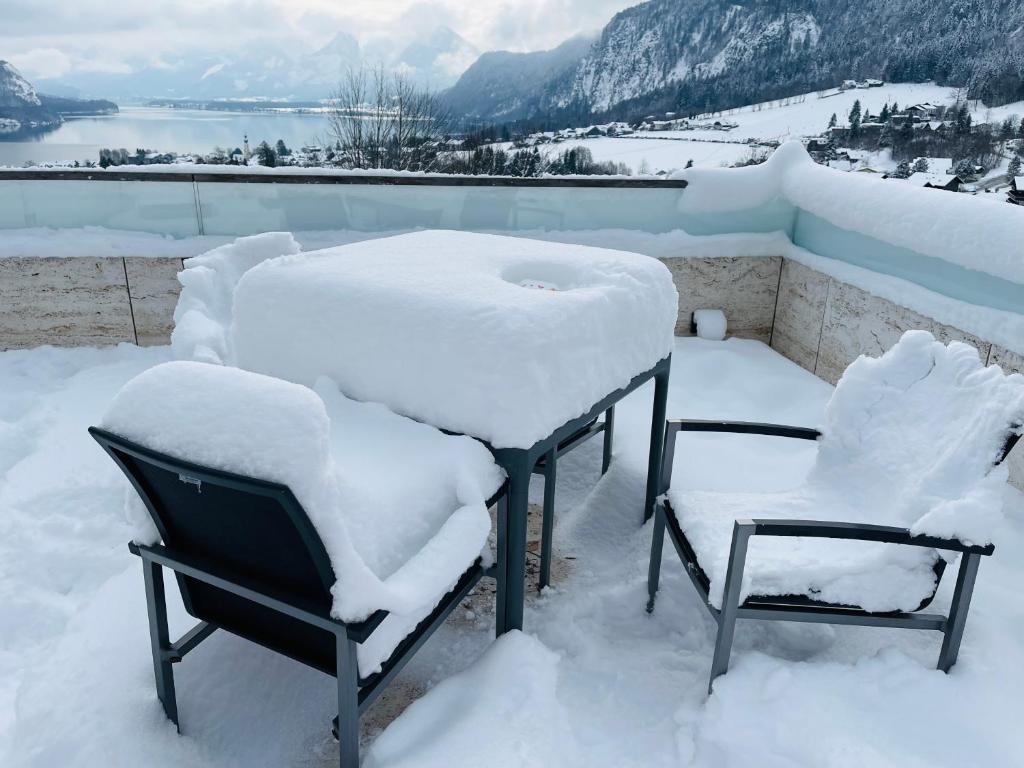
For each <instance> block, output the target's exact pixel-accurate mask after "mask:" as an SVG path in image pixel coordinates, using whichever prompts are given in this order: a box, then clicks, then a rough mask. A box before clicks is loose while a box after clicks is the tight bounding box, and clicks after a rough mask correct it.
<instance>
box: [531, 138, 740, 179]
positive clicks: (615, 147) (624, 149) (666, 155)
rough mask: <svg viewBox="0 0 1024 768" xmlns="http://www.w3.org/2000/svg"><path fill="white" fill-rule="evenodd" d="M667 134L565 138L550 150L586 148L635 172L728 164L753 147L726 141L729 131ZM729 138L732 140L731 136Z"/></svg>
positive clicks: (595, 155) (733, 162) (549, 150)
mask: <svg viewBox="0 0 1024 768" xmlns="http://www.w3.org/2000/svg"><path fill="white" fill-rule="evenodd" d="M663 136H664V135H663V134H661V133H658V134H653V135H651V136H649V137H647V136H644V137H639V138H634V137H631V136H630V137H625V138H601V139H581V140H579V141H565V142H562V143H561V144H553V145H549V146H548V147H547V148H546V151H547V152H548V153H549V154H556V153H560V152H563V151H565V150H567V149H571V148H572V147H586V148H587V149H589V150H590V153H591V154H592V155H593V156H594V160H596V161H598V162H601V163H603V162H608V161H612V162H616V163H625V164H626V165H627V166H628V167H629V168H630V170H632V171H633V173H657V172H658V171H666V172H671V171H675V170H679V169H681V168H685V167H686V164H687V162H689V161H690V160H692V161H693V164H694V165H697V166H712V167H716V168H717V167H719V166H726V167H728V166H731V165H734V164H735V163H737V162H739V161H740V160H744V159H746V158H747V157H749V156H750V154H751V148H750V147H748V146H747V145H746V144H741V143H724V142H722V138H723V136H725V134H722V133H720V132H719V133H718V135H717V136H715V137H713V138H715V139H717V141H684V140H680V139H672V138H668V137H667V136H665V137H663ZM659 137H663V138H659ZM728 138H729V139H730V140H731V139H732V137H731V136H729V137H728ZM542 151H545V148H542Z"/></svg>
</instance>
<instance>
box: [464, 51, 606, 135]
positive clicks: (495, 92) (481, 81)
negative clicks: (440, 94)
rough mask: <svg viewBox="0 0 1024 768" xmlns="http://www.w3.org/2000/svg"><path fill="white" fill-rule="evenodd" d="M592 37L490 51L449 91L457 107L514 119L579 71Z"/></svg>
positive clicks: (469, 112) (468, 113) (467, 112)
mask: <svg viewBox="0 0 1024 768" xmlns="http://www.w3.org/2000/svg"><path fill="white" fill-rule="evenodd" d="M592 43H593V40H591V39H590V38H586V37H574V38H571V39H570V40H567V41H566V42H564V43H562V44H561V45H560V46H558V47H557V48H553V49H552V50H550V51H536V52H533V53H510V52H508V51H491V52H489V53H485V54H483V55H482V56H480V58H478V59H477V60H476V62H475V63H474V64H473V65H472V66H471V67H470V68H469V69H467V70H466V71H465V73H463V75H462V77H460V78H459V80H458V82H457V83H456V84H455V85H454V86H452V87H451V88H450V89H449V90H448V91H447V92H446V94H445V97H446V100H447V103H448V104H449V106H450V107H451V109H452V111H453V112H454V113H456V114H459V115H465V116H467V117H470V118H481V117H482V118H486V119H490V120H515V119H518V118H522V117H527V116H529V115H530V114H532V113H534V112H535V111H536V110H538V109H539V108H541V107H540V105H541V104H543V103H545V102H548V101H550V99H551V95H552V94H551V93H549V92H546V91H545V88H546V87H554V85H553V84H556V83H558V82H560V81H562V80H563V79H564V78H566V77H567V76H571V74H572V73H573V72H574V71H575V69H576V67H577V66H578V65H579V63H580V61H581V60H582V59H583V57H584V56H585V55H586V53H587V52H588V51H589V50H590V46H591V44H592Z"/></svg>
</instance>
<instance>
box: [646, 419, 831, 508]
mask: <svg viewBox="0 0 1024 768" xmlns="http://www.w3.org/2000/svg"><path fill="white" fill-rule="evenodd" d="M680 432H730V433H733V434H740V435H768V436H769V437H792V438H796V439H798V440H817V439H818V438H819V437H821V432H820V431H818V430H817V429H811V428H810V427H791V426H787V425H785V424H761V423H758V422H755V421H706V420H703V419H669V420H668V421H666V422H665V452H664V454H663V455H662V463H661V483H660V485H659V488H658V492H659V493H666V492H667V491H668V489H669V487H670V486H671V485H672V460H673V458H674V457H675V452H676V436H677V435H678V434H679V433H680Z"/></svg>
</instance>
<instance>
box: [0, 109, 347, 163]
mask: <svg viewBox="0 0 1024 768" xmlns="http://www.w3.org/2000/svg"><path fill="white" fill-rule="evenodd" d="M326 133H327V118H326V117H325V116H324V115H315V114H314V115H310V114H295V113H288V112H285V113H273V112H270V113H268V112H215V111H209V110H194V109H166V108H163V107H122V108H121V112H120V113H119V114H116V115H102V116H97V117H75V118H69V119H67V120H66V121H65V122H64V123H63V125H61V126H60V127H59V128H57V129H56V130H54V131H49V132H47V133H44V134H40V135H38V136H33V137H31V138H28V139H26V138H24V137H20V138H19V139H18V140H17V141H4V140H3V139H2V138H0V165H8V166H16V167H20V166H23V165H25V164H26V163H28V162H35V163H45V162H63V161H71V160H80V161H84V160H93V161H97V160H98V159H99V151H100V149H102V148H104V147H107V148H111V149H120V148H124V149H127V150H128V151H129V152H134V151H135V149H136V148H138V147H142V148H145V149H152V150H155V151H159V152H178V153H183V152H197V153H206V152H209V151H211V150H212V149H213V148H214V147H218V146H219V147H225V148H228V149H233V148H234V147H241V146H242V141H243V139H244V137H245V135H246V134H248V136H249V143H250V145H251V146H252V147H253V148H255V146H256V145H257V144H259V143H260V142H261V141H267V142H269V143H270V144H273V143H274V142H275V141H277V140H278V139H283V140H284V143H285V144H287V145H288V146H289V147H299V146H302V145H303V144H307V143H309V142H313V141H316V140H317V139H319V138H323V137H324V136H325V135H326Z"/></svg>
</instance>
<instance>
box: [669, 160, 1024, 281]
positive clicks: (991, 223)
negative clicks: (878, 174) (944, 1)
mask: <svg viewBox="0 0 1024 768" xmlns="http://www.w3.org/2000/svg"><path fill="white" fill-rule="evenodd" d="M672 178H681V179H685V180H686V181H688V182H690V186H689V187H688V188H687V191H686V194H685V195H682V196H681V197H680V203H679V206H680V210H681V211H682V212H683V213H723V212H728V211H741V210H748V209H751V208H756V207H758V206H761V205H765V204H767V203H769V202H771V201H772V200H775V199H777V198H780V197H781V198H784V199H786V200H788V201H789V202H791V203H792V204H793V205H795V206H797V207H798V208H800V209H802V210H804V211H806V212H808V213H811V214H814V215H815V216H819V217H821V218H822V219H824V220H826V221H828V222H829V223H831V224H834V225H835V226H837V227H841V228H843V229H847V230H851V231H855V232H859V233H861V234H863V235H867V236H869V237H874V238H877V239H878V240H882V241H884V242H886V243H890V244H892V245H895V246H899V247H902V248H907V249H909V250H912V251H915V252H917V253H921V254H924V255H926V256H933V257H935V258H939V259H943V260H944V261H948V262H950V263H952V264H958V265H960V266H962V267H966V268H968V269H975V270H979V271H981V272H986V273H988V274H990V275H994V276H995V277H1001V278H1003V279H1005V280H1010V281H1012V282H1015V283H1024V258H1022V257H1021V249H1022V247H1024V216H1022V215H1021V212H1020V211H1019V210H1014V207H1013V206H1010V205H993V204H991V203H989V202H987V201H984V200H979V199H976V198H975V197H973V196H971V195H966V194H940V193H938V192H936V190H934V189H924V188H918V187H912V186H910V185H909V184H905V183H901V182H900V181H897V180H892V179H889V180H882V179H879V178H874V177H872V175H871V174H863V173H847V172H844V171H837V170H834V169H832V168H826V167H825V166H822V165H818V164H817V163H815V162H814V161H813V160H812V159H811V157H810V155H808V154H807V152H806V150H804V148H803V145H802V144H801V143H800V142H798V141H790V142H786V143H785V144H783V145H782V146H780V147H779V148H778V149H777V150H776V151H775V153H774V154H773V155H772V156H771V157H770V158H768V160H767V161H766V162H764V163H762V164H761V165H755V166H748V167H745V168H730V169H726V168H689V169H686V170H684V171H680V172H679V173H677V174H675V175H673V177H672Z"/></svg>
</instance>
